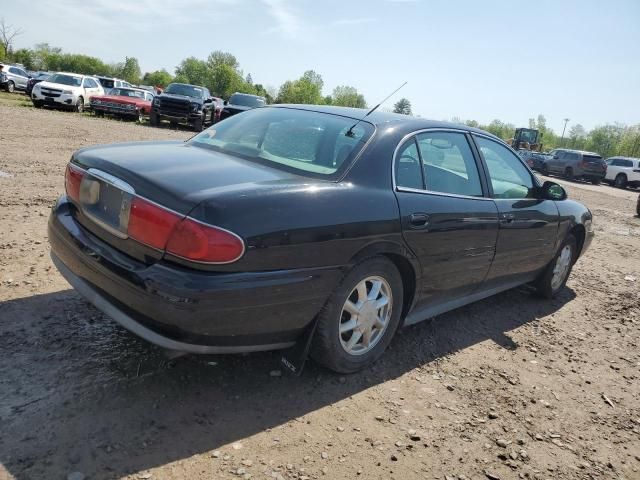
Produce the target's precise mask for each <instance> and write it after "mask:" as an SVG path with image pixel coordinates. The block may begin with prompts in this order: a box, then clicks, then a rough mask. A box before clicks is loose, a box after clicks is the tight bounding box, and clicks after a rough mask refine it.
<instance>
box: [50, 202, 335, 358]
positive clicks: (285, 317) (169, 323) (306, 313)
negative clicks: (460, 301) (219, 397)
mask: <svg viewBox="0 0 640 480" xmlns="http://www.w3.org/2000/svg"><path fill="white" fill-rule="evenodd" d="M73 208H75V207H73V206H71V205H70V204H69V203H68V202H67V201H66V200H65V199H64V197H63V198H62V199H61V200H60V201H59V202H58V204H57V205H56V207H54V209H53V210H52V213H51V216H50V218H49V241H50V243H51V254H52V258H53V261H54V263H55V265H56V267H57V268H58V270H60V273H61V274H62V275H63V276H64V277H65V278H66V279H67V281H68V282H69V283H70V284H71V285H72V286H73V287H74V288H76V290H77V291H78V293H80V294H81V295H82V296H83V297H85V298H86V299H87V300H89V302H91V303H92V304H93V305H95V306H96V307H97V308H98V309H99V310H101V311H103V312H104V313H106V314H107V315H108V316H110V317H111V318H113V319H114V320H116V321H117V322H119V323H120V324H121V325H123V326H124V327H125V328H127V329H128V330H130V331H131V332H133V333H135V334H136V335H139V336H140V337H142V338H144V339H146V340H148V341H150V342H152V343H155V344H157V345H159V346H161V347H164V348H169V349H172V350H180V351H184V352H190V353H236V352H251V351H259V350H275V349H280V348H286V347H289V346H291V345H293V344H294V343H295V341H296V339H297V338H298V336H299V335H300V334H301V333H302V332H303V331H304V329H305V327H306V326H307V325H308V324H309V322H311V321H312V320H313V318H314V317H315V316H316V315H317V313H318V312H319V311H320V309H321V308H322V306H323V305H324V303H325V301H326V299H327V298H328V296H329V295H330V292H331V291H332V290H333V288H334V287H335V285H336V284H337V282H338V281H339V278H340V275H341V269H339V268H314V269H304V270H281V271H276V272H247V273H217V272H205V271H196V270H191V269H185V268H182V267H180V266H176V265H174V264H171V263H169V262H164V261H159V262H156V263H154V264H152V265H147V264H145V263H142V262H139V261H137V260H135V259H133V258H131V257H128V256H126V255H124V254H123V253H121V252H119V251H118V250H115V249H114V248H113V247H111V246H109V245H107V244H106V243H104V242H102V241H101V240H100V239H99V238H98V237H95V236H94V235H92V234H91V233H90V232H88V231H87V230H85V229H84V228H83V227H82V226H81V225H80V224H79V223H78V222H76V221H75V219H74V218H73V216H72V215H71V211H72V209H73Z"/></svg>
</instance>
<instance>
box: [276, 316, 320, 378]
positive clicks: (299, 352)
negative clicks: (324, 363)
mask: <svg viewBox="0 0 640 480" xmlns="http://www.w3.org/2000/svg"><path fill="white" fill-rule="evenodd" d="M317 325H318V320H317V319H314V320H313V322H311V325H309V326H308V327H307V329H306V330H305V331H304V333H303V334H302V335H300V338H299V339H298V341H297V342H296V344H295V345H294V346H292V347H289V348H287V349H286V350H282V351H281V355H280V363H281V364H282V366H283V367H285V369H286V371H287V372H289V373H290V374H293V375H296V376H300V375H301V374H302V369H303V368H304V364H305V362H306V361H307V357H308V356H309V349H310V348H311V340H312V339H313V334H314V333H315V331H316V326H317Z"/></svg>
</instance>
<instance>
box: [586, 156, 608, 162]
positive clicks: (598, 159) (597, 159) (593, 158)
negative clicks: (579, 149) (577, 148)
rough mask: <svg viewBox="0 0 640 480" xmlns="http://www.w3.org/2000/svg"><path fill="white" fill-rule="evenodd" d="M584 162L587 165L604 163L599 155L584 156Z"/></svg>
mask: <svg viewBox="0 0 640 480" xmlns="http://www.w3.org/2000/svg"><path fill="white" fill-rule="evenodd" d="M583 158H584V161H585V162H587V163H604V160H602V157H601V156H599V155H583Z"/></svg>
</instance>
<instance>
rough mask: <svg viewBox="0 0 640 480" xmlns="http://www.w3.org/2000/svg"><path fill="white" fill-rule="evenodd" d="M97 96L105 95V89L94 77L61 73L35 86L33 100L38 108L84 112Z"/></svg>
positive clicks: (32, 93) (32, 92)
mask: <svg viewBox="0 0 640 480" xmlns="http://www.w3.org/2000/svg"><path fill="white" fill-rule="evenodd" d="M95 95H104V89H103V88H102V86H101V85H100V83H99V82H98V80H96V79H95V78H94V77H90V76H87V75H79V74H77V73H64V72H60V73H54V74H53V75H51V76H50V77H49V79H48V80H46V81H44V82H40V83H37V84H36V85H34V87H33V90H32V91H31V100H32V101H33V106H34V107H36V108H41V107H42V106H44V105H49V106H52V107H65V108H71V109H73V110H75V111H76V112H82V111H84V109H85V106H87V107H88V106H89V105H90V101H91V97H93V96H95Z"/></svg>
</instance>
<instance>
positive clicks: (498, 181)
mask: <svg viewBox="0 0 640 480" xmlns="http://www.w3.org/2000/svg"><path fill="white" fill-rule="evenodd" d="M475 139H476V143H477V145H478V148H479V149H480V151H481V152H482V156H483V157H484V161H485V163H486V164H487V168H488V170H489V177H490V179H491V186H492V188H493V196H494V197H495V198H527V197H530V196H531V195H532V194H533V178H532V177H531V174H530V173H529V170H528V169H527V167H525V166H524V165H523V164H522V162H521V161H520V159H519V158H518V156H517V155H514V154H513V153H511V151H510V150H509V149H508V148H507V147H505V146H503V145H500V144H499V143H498V142H494V141H493V140H489V139H487V138H484V137H475Z"/></svg>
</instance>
